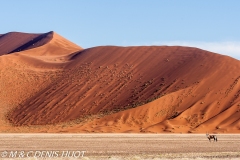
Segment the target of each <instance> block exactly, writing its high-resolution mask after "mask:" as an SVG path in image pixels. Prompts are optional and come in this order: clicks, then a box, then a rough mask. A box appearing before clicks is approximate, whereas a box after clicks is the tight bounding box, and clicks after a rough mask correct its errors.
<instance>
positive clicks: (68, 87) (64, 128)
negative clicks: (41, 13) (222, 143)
mask: <svg viewBox="0 0 240 160" xmlns="http://www.w3.org/2000/svg"><path fill="white" fill-rule="evenodd" d="M0 49H1V50H0V55H2V56H0V71H1V72H0V84H1V85H0V91H1V92H0V99H1V105H0V130H1V132H99V133H101V132H104V133H106V132H113V133H116V132H135V133H139V132H144V133H145V132H165V133H170V132H171V133H190V132H192V133H205V132H217V133H239V127H240V121H239V117H240V112H239V111H240V96H239V95H240V82H239V81H240V73H239V70H240V63H239V61H238V60H236V59H233V58H231V57H227V56H222V55H219V54H216V53H212V52H208V51H204V50H201V49H198V48H190V47H180V46H173V47H169V46H148V47H142V46H139V47H116V46H100V47H94V48H89V49H82V48H81V47H79V46H77V45H75V44H74V43H72V42H70V41H68V40H66V39H65V38H63V37H61V36H60V35H58V34H57V33H55V32H49V33H45V34H26V33H17V32H12V33H8V34H3V35H1V36H0Z"/></svg>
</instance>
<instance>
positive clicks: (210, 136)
mask: <svg viewBox="0 0 240 160" xmlns="http://www.w3.org/2000/svg"><path fill="white" fill-rule="evenodd" d="M206 136H207V138H208V140H209V142H211V139H213V140H214V141H215V142H217V136H216V135H210V134H208V133H206Z"/></svg>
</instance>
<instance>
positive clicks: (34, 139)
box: [0, 133, 240, 160]
mask: <svg viewBox="0 0 240 160" xmlns="http://www.w3.org/2000/svg"><path fill="white" fill-rule="evenodd" d="M217 136H218V142H213V141H212V142H209V141H208V139H207V138H206V136H205V135H204V134H126V133H125V134H123V133H121V134H119V133H118V134H107V133H105V134H1V136H0V141H1V146H0V151H1V152H3V151H8V154H7V155H8V156H10V154H9V153H10V152H11V151H14V152H15V151H18V152H19V153H20V151H25V157H24V158H25V159H34V158H35V159H37V158H39V159H49V157H46V155H43V156H42V157H40V155H39V154H36V157H34V154H29V155H30V158H27V157H26V154H27V152H29V151H31V152H34V153H35V151H59V152H60V153H61V154H59V156H58V157H56V158H53V159H96V160H97V159H102V160H103V159H122V160H124V159H127V160H133V159H134V160H140V159H149V160H150V159H155V160H157V159H239V158H240V135H238V134H218V135H217ZM63 151H65V152H66V151H84V154H83V155H81V156H79V157H77V158H76V157H71V156H72V155H70V156H69V157H67V156H66V154H64V155H63V156H62V152H63ZM19 153H18V154H16V157H15V158H12V159H17V156H19ZM31 156H32V157H31ZM6 159H9V157H8V158H6ZM50 159H51V157H50Z"/></svg>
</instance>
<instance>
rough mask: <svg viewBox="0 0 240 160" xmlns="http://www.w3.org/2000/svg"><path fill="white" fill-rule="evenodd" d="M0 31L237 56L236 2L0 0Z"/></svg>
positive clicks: (239, 1)
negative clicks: (49, 33)
mask: <svg viewBox="0 0 240 160" xmlns="http://www.w3.org/2000/svg"><path fill="white" fill-rule="evenodd" d="M0 6H1V9H0V17H1V20H0V33H7V32H11V31H19V32H28V33H44V32H48V31H55V32H57V33H58V34H60V35H62V36H63V37H65V38H67V39H69V40H70V41H72V42H74V43H76V44H78V45H79V46H82V47H83V48H89V47H94V46H100V45H118V46H131V45H184V46H194V47H198V48H202V49H206V50H209V51H213V52H217V53H221V54H227V55H230V56H232V57H234V58H237V59H240V0H39V1H33V0H6V1H4V0H2V1H1V2H0Z"/></svg>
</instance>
